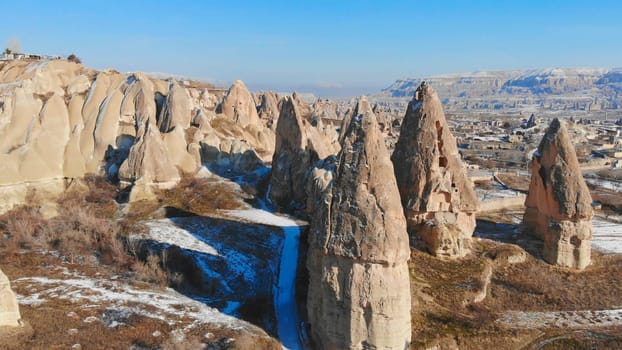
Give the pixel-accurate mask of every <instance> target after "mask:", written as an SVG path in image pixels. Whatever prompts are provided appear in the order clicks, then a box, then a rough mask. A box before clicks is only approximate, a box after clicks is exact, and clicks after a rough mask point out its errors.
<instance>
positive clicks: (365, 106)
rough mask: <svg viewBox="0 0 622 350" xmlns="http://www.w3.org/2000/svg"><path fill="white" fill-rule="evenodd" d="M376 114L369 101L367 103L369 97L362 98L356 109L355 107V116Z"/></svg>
mask: <svg viewBox="0 0 622 350" xmlns="http://www.w3.org/2000/svg"><path fill="white" fill-rule="evenodd" d="M368 113H371V114H374V111H373V109H372V108H371V106H370V105H369V101H367V97H365V96H361V98H359V100H358V102H357V103H356V107H354V115H363V114H368Z"/></svg>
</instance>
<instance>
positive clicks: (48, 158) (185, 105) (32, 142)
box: [0, 60, 274, 212]
mask: <svg viewBox="0 0 622 350" xmlns="http://www.w3.org/2000/svg"><path fill="white" fill-rule="evenodd" d="M218 105H220V106H221V109H222V111H223V113H222V114H219V113H218V110H217V109H218V108H217V106H218ZM273 150H274V133H273V131H272V130H270V129H268V128H266V127H265V126H264V125H263V124H262V123H261V122H260V121H259V117H258V115H257V111H256V107H255V102H254V99H253V97H252V95H251V94H250V92H248V90H247V89H246V87H245V86H244V84H243V83H241V82H236V83H234V84H233V86H232V87H231V88H230V89H229V91H228V93H227V95H226V96H225V97H224V98H221V97H220V95H219V90H217V89H212V88H211V87H209V86H207V85H205V84H199V83H194V82H186V81H184V82H177V81H173V80H169V81H164V80H160V79H154V78H151V77H148V76H146V75H144V74H141V73H131V74H121V73H119V72H116V71H114V70H106V71H95V70H92V69H88V68H86V67H84V66H82V65H80V64H76V63H72V62H67V61H64V60H51V61H46V60H42V61H20V60H14V61H3V62H0V196H1V197H2V198H3V199H4V200H3V201H2V203H0V212H3V211H6V210H8V209H9V208H10V207H12V206H13V205H14V204H17V203H20V202H23V201H24V198H25V193H26V192H27V188H28V187H36V188H37V189H38V190H39V189H41V188H47V189H48V190H49V192H52V193H54V192H56V193H57V192H60V191H62V190H63V188H64V187H63V186H64V185H63V183H64V179H66V178H78V177H82V176H84V175H85V174H87V173H94V174H102V175H106V176H109V177H111V178H118V179H120V180H121V181H122V183H125V184H128V185H132V184H136V183H141V184H143V185H144V186H147V187H149V186H151V187H153V186H158V187H162V186H170V185H172V184H175V183H176V182H177V180H178V179H179V178H180V170H181V171H184V172H187V173H192V172H194V171H196V170H197V169H199V167H200V166H201V164H202V163H205V162H211V163H213V164H215V165H216V166H218V165H226V166H228V167H232V168H236V169H240V170H247V169H252V168H253V167H256V166H257V165H258V164H261V162H262V161H266V160H269V159H270V157H271V156H272V152H273Z"/></svg>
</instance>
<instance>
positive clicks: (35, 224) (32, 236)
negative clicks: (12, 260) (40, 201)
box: [0, 206, 47, 253]
mask: <svg viewBox="0 0 622 350" xmlns="http://www.w3.org/2000/svg"><path fill="white" fill-rule="evenodd" d="M46 225H47V220H45V219H44V218H43V216H42V215H41V214H40V213H39V211H37V210H36V209H35V208H31V207H28V206H20V207H18V208H15V209H13V210H11V211H9V212H7V213H5V214H3V215H2V216H0V233H1V235H0V248H2V249H3V250H4V252H6V253H15V252H17V251H19V250H21V249H33V248H37V247H41V246H45V244H46V240H47V236H46V233H47V231H46V230H45V228H46Z"/></svg>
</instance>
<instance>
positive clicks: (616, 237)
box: [592, 216, 622, 254]
mask: <svg viewBox="0 0 622 350" xmlns="http://www.w3.org/2000/svg"><path fill="white" fill-rule="evenodd" d="M592 247H593V248H596V249H598V250H601V251H603V252H605V253H616V254H622V224H620V223H619V222H612V221H608V220H606V219H605V218H602V217H598V216H595V217H594V218H593V219H592Z"/></svg>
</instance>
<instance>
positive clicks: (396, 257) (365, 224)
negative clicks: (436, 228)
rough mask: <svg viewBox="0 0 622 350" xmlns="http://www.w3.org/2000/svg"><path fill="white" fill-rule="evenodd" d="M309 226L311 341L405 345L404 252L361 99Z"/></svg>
mask: <svg viewBox="0 0 622 350" xmlns="http://www.w3.org/2000/svg"><path fill="white" fill-rule="evenodd" d="M341 146H342V149H341V151H340V152H339V155H338V162H337V166H336V169H335V172H334V180H333V182H332V185H330V186H332V187H330V188H329V189H328V190H326V191H325V192H324V198H323V200H322V201H320V203H321V205H320V207H319V208H318V209H317V210H316V213H315V217H314V218H313V219H312V224H311V232H310V234H309V244H310V247H309V256H308V260H307V267H308V269H309V276H310V277H309V293H308V303H307V310H308V315H309V323H310V326H311V336H312V339H313V341H314V342H315V346H316V348H318V349H368V348H369V349H399V350H402V349H405V348H407V347H408V344H409V343H410V335H411V323H410V309H411V299H410V280H409V274H408V265H407V261H408V259H409V257H410V248H409V243H408V235H407V233H406V221H405V219H404V214H403V212H402V207H401V205H400V202H399V193H398V190H397V185H396V183H395V179H394V176H393V166H392V164H391V161H390V159H389V154H388V152H387V150H386V148H385V145H384V140H383V137H382V135H381V133H380V130H379V129H378V125H377V122H376V117H375V115H374V113H373V112H372V110H371V108H370V107H369V104H368V103H367V100H366V99H364V98H363V99H361V100H360V101H359V103H358V105H357V107H356V109H355V111H354V114H353V117H352V120H351V122H350V123H349V125H347V130H345V131H344V133H343V141H342V144H341Z"/></svg>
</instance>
